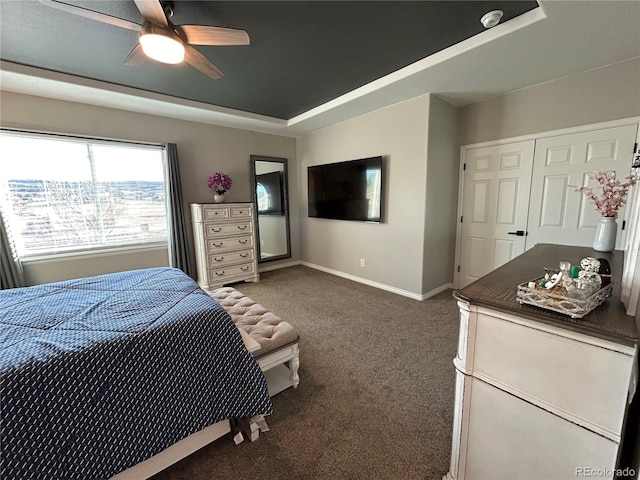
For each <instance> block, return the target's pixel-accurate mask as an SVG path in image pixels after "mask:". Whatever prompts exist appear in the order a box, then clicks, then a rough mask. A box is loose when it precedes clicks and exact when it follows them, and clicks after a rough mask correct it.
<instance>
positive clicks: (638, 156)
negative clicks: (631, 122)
mask: <svg viewBox="0 0 640 480" xmlns="http://www.w3.org/2000/svg"><path fill="white" fill-rule="evenodd" d="M631 168H640V150H639V149H638V142H636V143H635V144H634V145H633V161H632V162H631Z"/></svg>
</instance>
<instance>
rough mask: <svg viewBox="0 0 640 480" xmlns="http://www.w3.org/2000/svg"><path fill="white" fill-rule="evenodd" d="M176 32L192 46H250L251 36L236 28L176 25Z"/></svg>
mask: <svg viewBox="0 0 640 480" xmlns="http://www.w3.org/2000/svg"><path fill="white" fill-rule="evenodd" d="M175 30H176V32H178V34H179V35H181V36H182V37H183V38H184V39H186V40H187V42H188V43H190V44H192V45H249V43H250V40H249V34H248V33H247V32H246V31H244V30H238V29H236V28H224V27H209V26H206V25H176V26H175Z"/></svg>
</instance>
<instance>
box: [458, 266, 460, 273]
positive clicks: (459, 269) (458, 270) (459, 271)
mask: <svg viewBox="0 0 640 480" xmlns="http://www.w3.org/2000/svg"><path fill="white" fill-rule="evenodd" d="M458 273H460V265H458Z"/></svg>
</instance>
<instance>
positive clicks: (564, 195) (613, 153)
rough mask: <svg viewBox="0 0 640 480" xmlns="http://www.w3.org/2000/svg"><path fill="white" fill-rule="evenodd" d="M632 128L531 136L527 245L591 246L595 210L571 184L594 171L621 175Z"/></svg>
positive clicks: (628, 156) (629, 152) (633, 133)
mask: <svg viewBox="0 0 640 480" xmlns="http://www.w3.org/2000/svg"><path fill="white" fill-rule="evenodd" d="M636 129H637V125H626V126H623V127H616V128H607V129H603V130H593V131H588V132H582V133H575V134H570V135H561V136H557V137H549V138H543V139H540V140H536V145H535V157H534V163H533V165H534V166H533V182H532V184H531V211H530V214H529V223H528V231H529V235H528V237H526V238H527V240H526V248H527V249H529V248H532V247H533V246H535V245H536V244H537V243H558V244H562V245H576V246H583V247H589V246H591V245H592V244H593V236H594V234H595V226H596V223H597V222H598V218H599V215H598V212H597V211H596V210H595V207H594V206H593V205H592V204H591V203H589V201H588V200H587V198H586V197H585V196H584V195H583V194H581V193H579V192H576V191H575V190H574V188H572V186H575V185H578V184H582V185H584V184H586V183H588V182H589V178H588V177H589V175H590V174H592V173H593V172H594V171H615V172H616V174H617V177H618V178H619V179H622V178H624V177H626V176H627V175H628V174H629V171H630V168H631V160H632V157H633V145H634V142H635V138H636ZM591 185H594V184H591ZM598 191H599V190H598ZM623 217H624V211H623V210H620V211H619V212H618V236H617V244H616V248H624V243H623V238H622V237H623V236H622V233H621V228H622V218H623Z"/></svg>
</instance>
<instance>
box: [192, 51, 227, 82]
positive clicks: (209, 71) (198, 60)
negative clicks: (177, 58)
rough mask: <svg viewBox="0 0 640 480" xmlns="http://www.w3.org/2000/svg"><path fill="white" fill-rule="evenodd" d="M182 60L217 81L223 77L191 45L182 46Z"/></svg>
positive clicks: (220, 71) (220, 72)
mask: <svg viewBox="0 0 640 480" xmlns="http://www.w3.org/2000/svg"><path fill="white" fill-rule="evenodd" d="M184 60H185V62H187V63H188V64H189V65H191V66H193V67H195V68H197V69H198V70H200V71H201V72H202V73H204V74H206V75H208V76H210V77H211V78H213V79H215V80H217V79H218V78H220V77H222V75H224V74H223V73H222V70H220V69H219V68H218V67H216V66H215V65H214V64H213V63H212V62H211V61H210V60H209V59H208V58H207V57H205V56H204V55H202V54H201V53H200V52H199V51H198V50H196V49H195V48H193V47H192V46H191V45H185V46H184Z"/></svg>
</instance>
